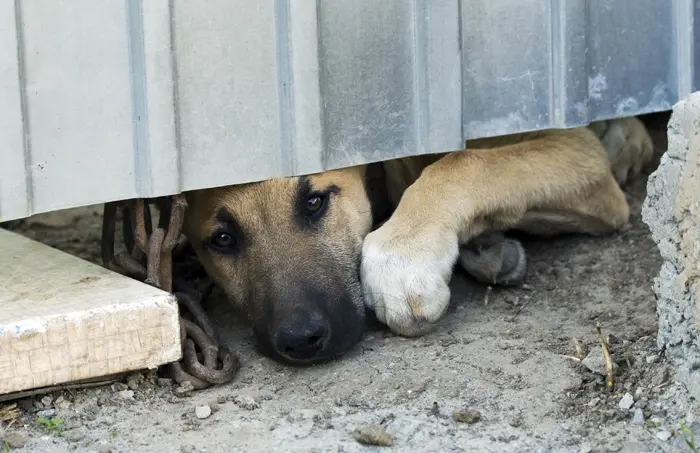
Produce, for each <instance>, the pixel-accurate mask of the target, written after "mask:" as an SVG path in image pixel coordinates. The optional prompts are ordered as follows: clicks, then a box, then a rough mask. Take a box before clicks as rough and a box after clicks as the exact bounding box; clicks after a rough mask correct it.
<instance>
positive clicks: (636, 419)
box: [632, 408, 644, 426]
mask: <svg viewBox="0 0 700 453" xmlns="http://www.w3.org/2000/svg"><path fill="white" fill-rule="evenodd" d="M632 424H633V425H640V426H643V425H644V411H643V410H642V409H640V408H637V409H635V410H634V416H633V417H632Z"/></svg>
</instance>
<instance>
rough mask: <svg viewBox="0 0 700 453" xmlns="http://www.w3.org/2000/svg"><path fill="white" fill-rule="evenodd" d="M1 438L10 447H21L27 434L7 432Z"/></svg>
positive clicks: (25, 440) (25, 441)
mask: <svg viewBox="0 0 700 453" xmlns="http://www.w3.org/2000/svg"><path fill="white" fill-rule="evenodd" d="M3 440H4V441H5V442H7V445H8V446H9V447H10V448H22V447H24V445H25V444H26V443H27V436H26V434H23V433H18V432H14V433H7V434H5V436H4V438H3Z"/></svg>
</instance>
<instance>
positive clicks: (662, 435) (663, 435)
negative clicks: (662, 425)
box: [656, 429, 673, 442]
mask: <svg viewBox="0 0 700 453" xmlns="http://www.w3.org/2000/svg"><path fill="white" fill-rule="evenodd" d="M672 435H673V434H672V433H671V432H670V431H666V430H665V429H662V430H661V431H659V432H658V433H656V438H657V439H659V440H660V441H662V442H666V441H667V440H669V439H670V438H671V436H672Z"/></svg>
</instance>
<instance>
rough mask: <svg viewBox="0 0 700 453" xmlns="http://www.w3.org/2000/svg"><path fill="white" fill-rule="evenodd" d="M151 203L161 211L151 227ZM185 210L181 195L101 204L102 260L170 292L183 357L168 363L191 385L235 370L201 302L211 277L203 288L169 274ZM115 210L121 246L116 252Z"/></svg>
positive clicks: (179, 248)
mask: <svg viewBox="0 0 700 453" xmlns="http://www.w3.org/2000/svg"><path fill="white" fill-rule="evenodd" d="M150 204H156V205H157V207H158V209H159V211H160V219H159V221H158V225H157V226H156V228H155V229H154V228H153V221H152V218H151V210H150ZM186 209H187V201H186V200H185V197H184V196H183V195H175V196H172V197H165V198H158V199H153V200H144V199H136V200H128V201H117V202H110V203H106V204H105V206H104V215H103V219H102V250H101V251H102V262H103V265H104V266H105V267H107V268H108V269H111V270H113V271H115V272H119V273H121V274H124V275H127V276H129V277H132V278H134V279H137V280H140V281H143V282H144V283H147V284H149V285H151V286H155V287H157V288H160V289H162V290H164V291H167V292H169V293H173V294H174V295H175V297H176V298H177V301H178V305H179V308H180V339H181V344H182V357H183V358H182V360H181V361H180V362H174V363H170V364H168V365H167V367H168V368H169V372H170V376H171V378H172V379H173V380H174V381H175V382H177V383H178V384H182V383H184V382H186V381H189V382H190V383H191V384H192V386H193V387H194V388H195V389H204V388H207V387H209V386H211V385H212V384H224V383H226V382H229V381H231V380H232V379H233V378H234V376H235V374H236V371H237V360H236V358H235V357H234V355H233V353H232V352H231V351H229V350H228V349H226V348H225V347H224V346H222V345H221V344H220V343H219V339H218V336H217V334H216V330H215V329H214V326H213V325H212V323H211V321H210V320H209V317H208V316H207V315H206V313H205V312H204V308H203V307H202V301H203V300H204V298H205V297H206V295H207V294H208V293H209V291H211V287H212V284H211V282H208V283H207V285H205V287H204V288H196V287H194V286H193V285H190V284H188V282H187V281H186V279H185V278H180V277H178V276H177V275H173V258H174V257H177V256H178V255H185V253H184V252H183V249H184V242H183V241H182V240H181V237H182V236H181V233H182V225H183V222H184V216H185V210H186ZM120 212H121V218H122V234H123V240H124V245H125V247H126V250H125V251H122V252H120V253H117V254H116V255H115V254H114V250H115V248H114V245H115V236H116V225H117V217H118V216H117V214H118V213H120Z"/></svg>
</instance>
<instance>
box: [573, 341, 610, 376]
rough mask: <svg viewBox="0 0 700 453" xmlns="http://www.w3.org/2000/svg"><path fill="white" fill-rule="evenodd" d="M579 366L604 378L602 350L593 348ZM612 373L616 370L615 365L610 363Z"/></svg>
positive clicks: (599, 347)
mask: <svg viewBox="0 0 700 453" xmlns="http://www.w3.org/2000/svg"><path fill="white" fill-rule="evenodd" d="M581 364H582V365H583V366H585V367H586V368H588V369H589V370H590V371H591V372H593V373H596V374H599V375H601V376H605V373H606V370H605V356H604V355H603V348H602V347H601V346H598V347H596V348H593V349H592V350H591V352H589V353H588V355H587V356H586V358H585V359H583V360H582V361H581ZM612 367H613V372H615V370H616V369H617V364H616V363H615V362H613V363H612Z"/></svg>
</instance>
